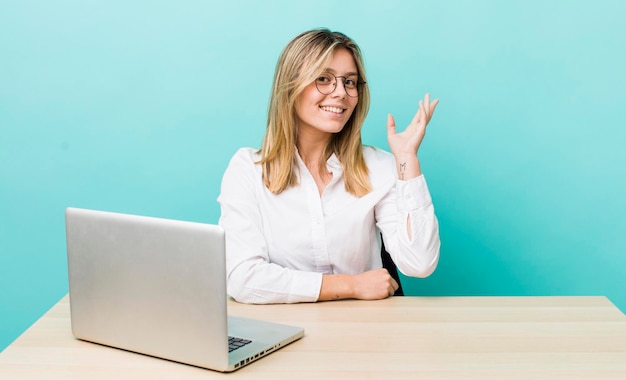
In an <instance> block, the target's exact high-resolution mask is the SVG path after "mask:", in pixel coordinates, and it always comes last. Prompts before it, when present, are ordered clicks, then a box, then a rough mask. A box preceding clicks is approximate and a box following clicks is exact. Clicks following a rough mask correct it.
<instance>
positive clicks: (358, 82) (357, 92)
mask: <svg viewBox="0 0 626 380" xmlns="http://www.w3.org/2000/svg"><path fill="white" fill-rule="evenodd" d="M322 75H332V76H333V77H335V81H334V82H333V89H332V90H331V91H330V92H328V93H325V92H324V91H322V90H320V88H319V86H318V83H317V79H315V81H314V83H315V88H316V89H317V91H319V93H320V94H322V95H330V94H332V93H333V92H335V90H336V89H337V82H339V78H341V83H342V84H343V90H344V91H345V92H346V95H348V96H349V97H351V98H358V97H359V92H360V91H359V88H360V87H361V86H363V85H364V84H367V82H364V81H361V80H357V81H356V87H355V90H356V95H355V96H352V95H350V94H349V93H348V89H347V88H346V81H347V80H348V77H346V76H345V75H335V74H333V73H323V74H320V75H319V76H322ZM319 76H318V78H319Z"/></svg>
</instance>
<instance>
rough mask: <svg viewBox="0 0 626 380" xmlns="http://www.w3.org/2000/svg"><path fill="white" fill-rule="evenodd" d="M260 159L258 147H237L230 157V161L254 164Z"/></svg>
mask: <svg viewBox="0 0 626 380" xmlns="http://www.w3.org/2000/svg"><path fill="white" fill-rule="evenodd" d="M260 159H261V153H259V150H258V149H254V148H248V147H245V148H239V149H238V150H237V151H236V152H235V154H234V155H233V156H232V157H231V159H230V162H231V164H232V163H250V164H256V163H257V162H258V161H259V160H260Z"/></svg>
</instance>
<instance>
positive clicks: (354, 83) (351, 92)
mask: <svg viewBox="0 0 626 380" xmlns="http://www.w3.org/2000/svg"><path fill="white" fill-rule="evenodd" d="M358 83H359V78H358V77H357V76H356V75H351V76H349V77H347V78H345V79H344V80H343V87H344V88H345V89H346V94H348V96H351V97H353V98H356V97H357V96H359V87H358Z"/></svg>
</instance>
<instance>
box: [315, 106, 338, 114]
mask: <svg viewBox="0 0 626 380" xmlns="http://www.w3.org/2000/svg"><path fill="white" fill-rule="evenodd" d="M320 108H321V109H323V110H324V111H328V112H334V113H343V111H344V110H343V109H342V108H337V107H326V106H322V107H320Z"/></svg>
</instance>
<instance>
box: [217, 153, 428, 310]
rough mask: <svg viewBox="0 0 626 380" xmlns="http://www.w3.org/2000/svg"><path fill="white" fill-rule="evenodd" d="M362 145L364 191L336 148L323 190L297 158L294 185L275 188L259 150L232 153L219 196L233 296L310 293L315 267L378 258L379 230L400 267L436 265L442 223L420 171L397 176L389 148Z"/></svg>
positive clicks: (355, 268) (316, 287) (370, 262)
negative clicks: (349, 178) (353, 188)
mask: <svg viewBox="0 0 626 380" xmlns="http://www.w3.org/2000/svg"><path fill="white" fill-rule="evenodd" d="M363 154H364V157H365V162H366V164H367V166H368V168H369V178H370V181H371V185H372V191H371V192H370V193H369V194H367V195H365V196H363V197H361V198H358V197H355V196H353V195H351V194H349V193H347V192H346V191H345V188H344V178H343V170H342V168H341V164H340V163H339V160H338V159H337V157H336V156H334V155H333V156H332V157H330V159H329V160H328V162H327V168H328V170H329V172H331V173H332V180H331V181H330V183H329V184H328V186H327V187H326V189H324V192H323V193H322V195H321V196H320V194H319V191H318V188H317V186H316V184H315V181H314V179H313V177H312V176H311V174H310V173H309V171H308V169H307V168H306V166H305V165H304V163H303V162H302V160H300V158H299V157H298V164H299V184H298V185H297V186H295V187H291V188H288V189H287V190H285V191H283V192H282V193H280V194H278V195H276V194H272V193H271V192H270V191H269V190H268V189H267V188H266V187H265V185H264V183H263V179H262V172H261V166H260V165H257V164H255V162H257V161H259V159H260V156H259V155H258V154H257V153H256V150H254V149H251V148H242V149H240V150H239V151H238V152H237V153H236V154H235V155H234V156H233V158H232V159H231V161H230V164H229V166H228V168H227V169H226V172H225V173H224V177H223V179H222V188H221V194H220V196H219V197H218V202H219V203H220V206H221V216H220V221H219V223H220V225H221V226H222V227H223V228H224V230H225V232H226V270H227V276H228V294H229V295H230V296H231V297H233V298H234V299H235V300H237V301H239V302H246V303H294V302H314V301H316V300H317V299H318V297H319V293H320V288H321V284H322V274H324V273H344V274H357V273H362V272H365V271H368V270H371V269H376V268H381V267H382V262H381V258H380V234H379V231H380V232H382V234H383V240H384V242H385V248H386V249H387V251H388V252H389V253H390V255H391V257H392V259H393V261H394V262H395V264H396V265H397V267H398V269H399V270H400V271H401V272H402V273H403V274H405V275H407V276H413V277H426V276H428V275H430V274H431V273H432V272H433V271H434V269H435V267H436V266H437V262H438V259H439V247H440V240H439V227H438V223H437V218H436V217H435V212H434V207H433V204H432V200H431V197H430V193H429V191H428V187H427V186H426V180H425V179H424V176H419V177H417V178H414V179H412V180H409V181H401V180H399V179H397V171H396V164H395V159H394V157H393V155H391V154H390V153H388V152H385V151H382V150H379V149H376V148H372V147H364V148H363ZM408 218H410V220H411V223H410V225H411V237H410V238H409V237H408V236H407V220H408Z"/></svg>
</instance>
